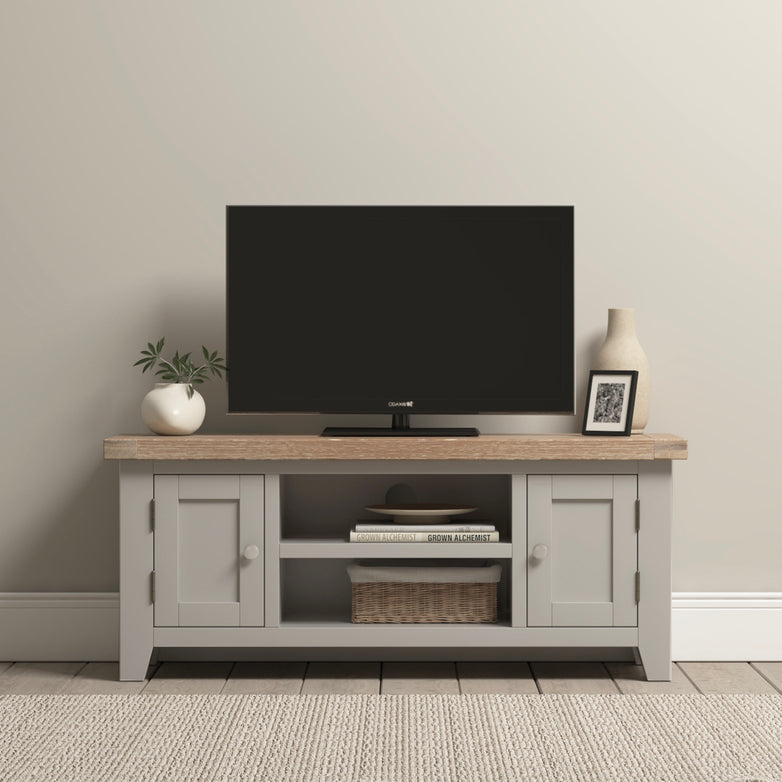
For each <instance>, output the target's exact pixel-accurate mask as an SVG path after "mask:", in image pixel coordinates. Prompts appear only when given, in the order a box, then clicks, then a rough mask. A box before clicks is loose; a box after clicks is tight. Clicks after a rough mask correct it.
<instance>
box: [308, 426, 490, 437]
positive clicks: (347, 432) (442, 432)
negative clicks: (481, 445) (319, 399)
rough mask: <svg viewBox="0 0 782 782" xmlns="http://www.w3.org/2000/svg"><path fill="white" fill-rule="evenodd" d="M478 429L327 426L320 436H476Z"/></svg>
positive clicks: (466, 427) (468, 427) (467, 427)
mask: <svg viewBox="0 0 782 782" xmlns="http://www.w3.org/2000/svg"><path fill="white" fill-rule="evenodd" d="M478 434H479V432H478V430H477V429H475V428H474V427H471V426H465V427H451V428H447V427H429V426H420V427H419V426H416V427H413V428H410V429H394V428H393V427H385V428H384V427H370V426H349V427H344V426H327V427H326V428H325V429H324V430H323V432H322V433H321V437H477V436H478Z"/></svg>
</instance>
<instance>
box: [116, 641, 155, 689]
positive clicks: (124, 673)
mask: <svg viewBox="0 0 782 782" xmlns="http://www.w3.org/2000/svg"><path fill="white" fill-rule="evenodd" d="M151 655H152V647H151V646H149V647H145V648H141V647H139V645H138V644H136V645H135V648H134V649H133V650H132V651H123V650H120V657H119V680H120V681H121V682H143V681H144V679H146V678H147V671H148V670H149V660H150V657H151Z"/></svg>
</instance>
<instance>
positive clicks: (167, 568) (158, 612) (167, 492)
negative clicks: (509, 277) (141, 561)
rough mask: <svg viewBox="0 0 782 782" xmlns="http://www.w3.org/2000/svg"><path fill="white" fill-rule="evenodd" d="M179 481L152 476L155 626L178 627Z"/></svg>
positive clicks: (167, 477) (172, 476)
mask: <svg viewBox="0 0 782 782" xmlns="http://www.w3.org/2000/svg"><path fill="white" fill-rule="evenodd" d="M178 529H179V478H178V477H177V476H176V475H156V476H155V592H156V596H155V625H156V626H158V627H164V626H165V627H175V626H176V625H178V624H179V612H178V608H177V606H178V604H179V572H178V571H179V554H178V539H177V538H178Z"/></svg>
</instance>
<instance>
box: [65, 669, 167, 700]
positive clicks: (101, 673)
mask: <svg viewBox="0 0 782 782" xmlns="http://www.w3.org/2000/svg"><path fill="white" fill-rule="evenodd" d="M154 671H155V669H154V668H152V669H151V670H150V672H149V673H148V674H147V678H146V679H145V680H144V681H143V682H121V681H120V680H119V663H87V664H86V665H85V666H84V668H82V669H81V670H80V671H79V672H78V673H77V674H76V676H74V677H72V678H71V679H69V680H68V681H67V682H66V686H65V688H64V689H63V690H62V692H63V693H67V694H69V695H134V694H136V693H139V692H141V691H142V690H143V689H144V688H145V687H146V686H147V683H148V681H149V677H150V676H151V675H153V674H154Z"/></svg>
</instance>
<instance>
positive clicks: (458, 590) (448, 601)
mask: <svg viewBox="0 0 782 782" xmlns="http://www.w3.org/2000/svg"><path fill="white" fill-rule="evenodd" d="M500 573H501V566H500V565H497V564H493V563H480V564H479V565H477V566H476V565H468V566H464V567H454V566H449V565H443V564H439V563H438V564H437V565H434V566H430V567H420V566H415V567H405V566H402V567H400V566H395V565H392V566H386V567H383V566H363V565H359V564H350V565H348V575H349V576H350V580H351V582H352V592H353V611H352V617H351V618H352V621H353V622H356V623H370V622H373V623H374V622H377V623H416V624H434V623H439V622H444V623H471V622H472V623H476V622H496V621H497V583H498V581H499V580H500Z"/></svg>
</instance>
